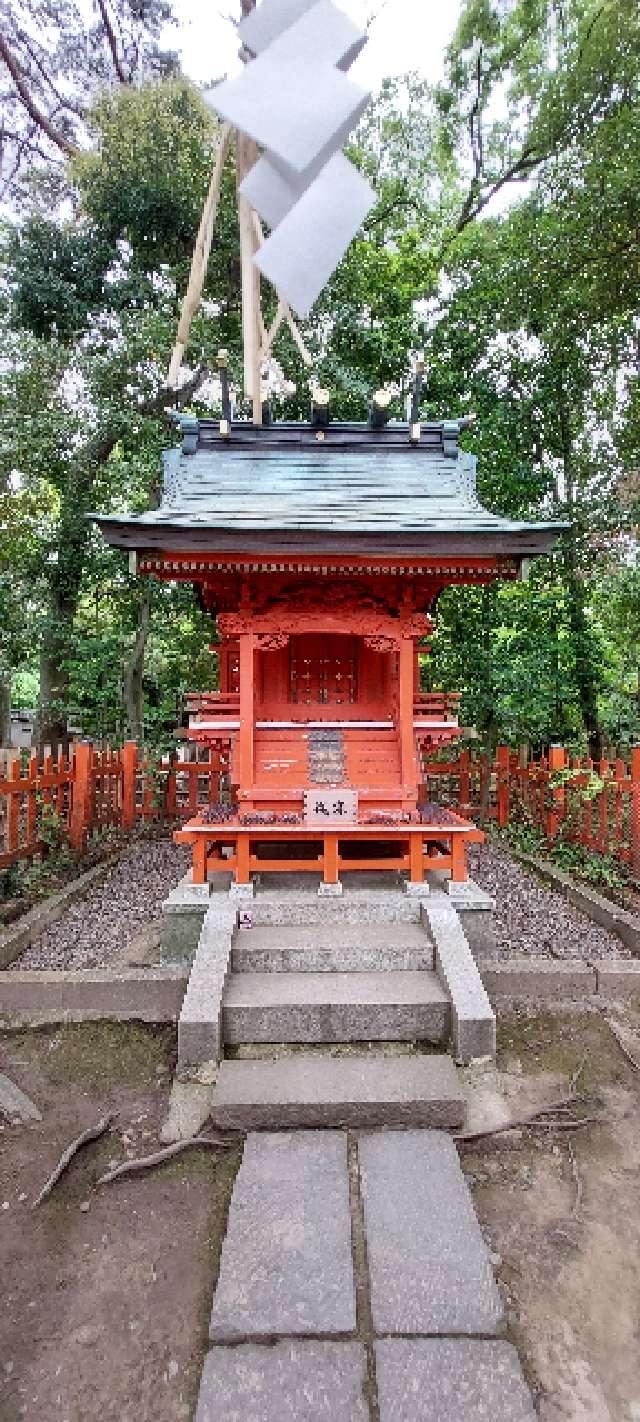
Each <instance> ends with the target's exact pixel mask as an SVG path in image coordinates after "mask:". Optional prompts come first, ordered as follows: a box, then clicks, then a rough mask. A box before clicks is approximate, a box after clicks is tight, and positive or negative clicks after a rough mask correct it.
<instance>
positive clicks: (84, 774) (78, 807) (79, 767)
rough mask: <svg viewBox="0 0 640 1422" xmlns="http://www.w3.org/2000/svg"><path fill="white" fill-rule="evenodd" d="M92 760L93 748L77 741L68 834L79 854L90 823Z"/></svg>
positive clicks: (87, 743) (84, 844) (85, 840)
mask: <svg viewBox="0 0 640 1422" xmlns="http://www.w3.org/2000/svg"><path fill="white" fill-rule="evenodd" d="M92 759H93V747H92V745H91V743H90V742H89V741H79V742H78V744H77V745H76V748H75V757H74V766H73V805H72V810H71V830H70V834H69V839H70V840H71V844H72V847H73V848H74V849H75V850H77V852H78V853H79V854H82V852H83V851H84V849H85V848H86V844H87V835H88V833H89V827H90V821H91V771H92Z"/></svg>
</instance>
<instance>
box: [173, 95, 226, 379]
mask: <svg viewBox="0 0 640 1422" xmlns="http://www.w3.org/2000/svg"><path fill="white" fill-rule="evenodd" d="M231 131H232V130H231V125H230V124H228V123H225V124H224V126H223V128H222V132H221V134H220V141H219V144H218V152H217V155H216V161H215V164H214V168H213V173H212V175H211V182H210V184H209V191H208V193H207V196H206V199H205V204H204V207H203V209H202V217H201V219H200V226H199V228H198V236H197V237H196V244H195V247H194V249H193V257H192V258H191V270H190V272H189V282H188V285H187V290H186V293H185V296H184V300H183V302H182V310H181V312H180V321H179V324H178V334H177V336H176V342H175V345H174V347H173V352H172V355H171V360H170V362H169V371H168V374H167V385H168V386H169V388H170V389H172V390H173V389H175V388H176V386H177V384H178V376H179V374H180V366H181V365H182V357H183V355H184V352H185V349H186V345H187V341H188V340H189V331H190V329H191V322H192V320H193V317H194V315H195V313H196V311H197V309H198V306H199V304H200V298H201V296H202V288H203V286H204V279H205V275H206V271H207V264H208V261H209V254H210V252H211V242H212V239H213V229H214V226H215V220H216V216H217V213H218V203H219V201H220V187H221V183H222V172H223V169H224V165H225V162H226V158H227V154H228V152H229V144H230V141H231Z"/></svg>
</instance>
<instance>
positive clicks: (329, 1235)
mask: <svg viewBox="0 0 640 1422" xmlns="http://www.w3.org/2000/svg"><path fill="white" fill-rule="evenodd" d="M355 1326H356V1299H355V1286H354V1279H353V1265H352V1257H351V1217H350V1213H349V1185H348V1177H347V1140H346V1136H345V1135H344V1133H343V1132H341V1131H320V1132H318V1131H311V1132H309V1131H296V1132H293V1133H292V1132H286V1131H285V1132H282V1133H281V1134H278V1135H266V1134H265V1135H250V1136H249V1137H248V1139H247V1142H246V1144H245V1148H244V1154H243V1157H242V1164H241V1166H240V1170H239V1172H238V1175H237V1178H236V1182H235V1185H234V1189H233V1196H232V1199H231V1206H230V1209H229V1218H228V1222H227V1233H226V1237H225V1240H224V1243H223V1246H222V1254H221V1258H220V1273H219V1276H218V1284H217V1288H216V1293H215V1298H214V1301H213V1309H212V1313H211V1323H210V1327H209V1337H210V1338H211V1340H212V1342H214V1343H234V1342H242V1340H243V1339H246V1338H251V1337H253V1338H279V1337H281V1336H282V1335H286V1334H288V1335H289V1336H290V1337H301V1336H304V1335H305V1334H307V1335H308V1334H312V1335H313V1334H315V1335H317V1334H322V1335H324V1336H330V1335H332V1334H334V1335H335V1334H338V1335H343V1334H345V1333H352V1332H353V1331H354V1329H355ZM237 1415H238V1414H236V1416H237Z"/></svg>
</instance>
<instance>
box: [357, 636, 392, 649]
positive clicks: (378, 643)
mask: <svg viewBox="0 0 640 1422" xmlns="http://www.w3.org/2000/svg"><path fill="white" fill-rule="evenodd" d="M364 645H365V647H369V649H370V651H372V652H396V651H397V650H398V642H397V639H396V638H394V637H365V639H364Z"/></svg>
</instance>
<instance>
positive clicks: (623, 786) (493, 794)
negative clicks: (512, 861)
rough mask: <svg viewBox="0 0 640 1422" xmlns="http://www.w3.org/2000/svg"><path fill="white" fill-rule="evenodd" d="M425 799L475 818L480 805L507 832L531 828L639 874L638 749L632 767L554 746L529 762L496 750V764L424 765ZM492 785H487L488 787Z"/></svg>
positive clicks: (462, 759)
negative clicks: (607, 857)
mask: <svg viewBox="0 0 640 1422" xmlns="http://www.w3.org/2000/svg"><path fill="white" fill-rule="evenodd" d="M423 773H424V782H425V794H426V797H427V798H428V799H432V800H438V801H440V802H441V803H445V804H449V805H452V806H454V807H455V808H458V809H460V810H461V811H462V813H463V814H467V815H469V816H470V817H471V819H473V818H474V816H475V815H477V813H478V810H479V808H480V806H481V805H484V807H485V811H486V815H487V817H488V818H489V819H493V820H494V821H495V822H496V823H497V824H498V825H499V826H500V827H501V828H503V827H505V826H506V825H508V824H510V823H512V822H513V821H517V822H519V823H528V824H531V825H532V826H533V827H534V828H536V829H538V830H540V831H541V832H542V833H543V834H544V835H545V837H546V839H547V840H548V841H549V843H553V841H554V840H556V839H558V837H559V836H561V837H562V838H563V839H565V840H569V841H571V842H572V843H576V844H581V845H583V846H584V847H585V848H586V849H590V850H592V851H593V852H594V853H596V854H602V855H611V856H613V857H614V858H616V859H619V860H621V861H622V862H624V863H626V864H629V865H630V866H631V868H632V870H633V872H634V874H638V873H640V747H637V746H636V747H634V749H633V750H632V752H631V757H630V761H629V764H627V763H626V762H625V761H624V760H622V759H620V758H617V759H613V760H600V761H595V762H594V761H592V760H589V759H588V758H586V757H580V756H573V757H571V756H569V755H568V753H567V751H566V750H565V748H564V747H563V746H551V747H550V749H549V753H548V755H546V756H541V757H540V758H539V759H537V760H531V759H529V757H528V756H527V755H526V753H522V752H513V751H511V750H510V749H509V747H508V746H498V748H497V750H496V754H495V758H494V760H493V761H492V762H491V763H489V761H488V758H487V757H486V756H483V755H480V754H479V753H477V752H472V751H469V750H460V751H459V752H458V753H457V755H456V756H455V758H450V759H449V760H439V759H436V758H433V759H429V758H425V760H424V762H423ZM487 777H488V784H487Z"/></svg>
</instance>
